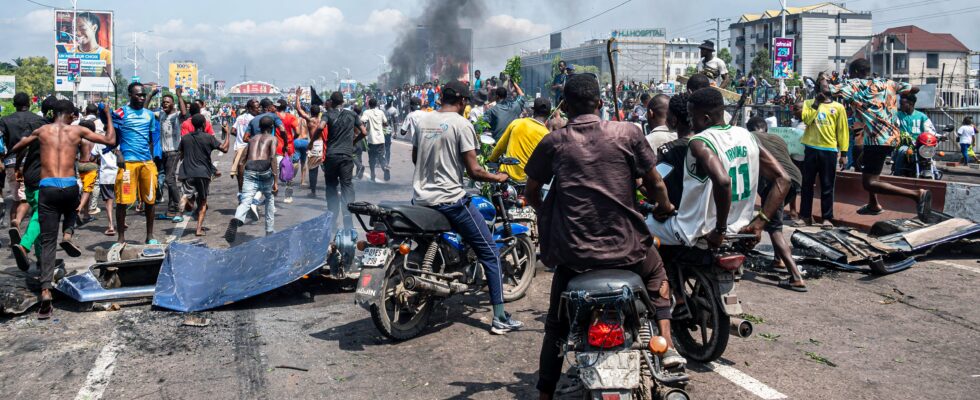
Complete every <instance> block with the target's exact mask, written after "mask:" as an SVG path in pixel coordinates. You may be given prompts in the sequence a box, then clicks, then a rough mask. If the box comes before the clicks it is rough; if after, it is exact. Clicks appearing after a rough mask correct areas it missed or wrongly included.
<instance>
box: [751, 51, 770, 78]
mask: <svg viewBox="0 0 980 400" xmlns="http://www.w3.org/2000/svg"><path fill="white" fill-rule="evenodd" d="M751 68H752V75H755V77H756V79H766V80H771V79H772V58H771V57H769V50H766V49H761V50H759V51H758V52H756V53H755V58H753V59H752V67H751Z"/></svg>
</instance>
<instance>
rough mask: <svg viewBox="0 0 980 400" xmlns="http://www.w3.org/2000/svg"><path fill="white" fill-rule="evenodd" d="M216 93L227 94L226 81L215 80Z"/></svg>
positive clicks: (219, 94)
mask: <svg viewBox="0 0 980 400" xmlns="http://www.w3.org/2000/svg"><path fill="white" fill-rule="evenodd" d="M214 93H215V94H217V95H218V96H224V95H225V81H214Z"/></svg>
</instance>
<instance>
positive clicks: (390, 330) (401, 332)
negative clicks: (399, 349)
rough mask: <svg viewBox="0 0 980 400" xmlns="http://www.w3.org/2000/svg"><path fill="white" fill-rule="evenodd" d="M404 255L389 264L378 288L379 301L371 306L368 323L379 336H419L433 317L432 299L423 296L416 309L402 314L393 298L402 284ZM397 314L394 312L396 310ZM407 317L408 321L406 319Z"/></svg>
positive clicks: (399, 306) (395, 338) (406, 338)
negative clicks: (372, 323) (369, 321)
mask: <svg viewBox="0 0 980 400" xmlns="http://www.w3.org/2000/svg"><path fill="white" fill-rule="evenodd" d="M403 257H404V256H401V255H399V256H396V257H395V258H393V259H392V260H391V261H390V262H389V264H388V272H387V273H386V274H385V280H384V283H382V285H381V293H382V295H381V298H380V300H379V303H378V304H374V305H372V306H371V321H372V322H374V326H375V327H376V328H378V331H380V332H381V334H383V335H385V336H387V337H388V338H391V339H394V340H408V339H411V338H414V337H416V336H418V335H419V334H421V333H422V332H423V331H424V330H425V329H426V328H427V327H428V325H429V318H430V317H431V316H432V310H433V302H434V301H435V299H434V298H433V297H432V296H423V297H421V298H419V299H418V301H415V302H414V303H415V306H416V307H414V308H415V310H414V312H412V311H411V310H406V311H408V312H409V313H410V314H408V315H401V314H402V311H401V310H402V309H403V307H404V306H402V305H399V304H398V302H397V300H396V299H395V292H396V290H397V288H398V286H399V285H400V284H401V281H402V274H401V271H402V269H401V264H402V260H403ZM396 310H397V311H398V312H397V313H396V312H395V311H396ZM406 316H410V318H407V319H406V318H405V317H406Z"/></svg>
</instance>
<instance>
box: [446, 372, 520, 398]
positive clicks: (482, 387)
mask: <svg viewBox="0 0 980 400" xmlns="http://www.w3.org/2000/svg"><path fill="white" fill-rule="evenodd" d="M514 376H515V377H516V378H517V382H491V383H484V382H451V383H450V384H449V386H457V387H461V388H463V392H462V393H459V394H457V395H455V396H452V397H449V399H451V400H463V399H471V398H473V397H474V396H475V395H477V394H479V393H483V392H495V391H497V390H498V389H502V388H503V389H507V391H508V392H510V393H511V394H512V395H513V398H515V399H530V398H533V397H537V396H538V391H537V389H535V388H534V383H535V382H537V375H536V374H526V373H522V372H515V373H514Z"/></svg>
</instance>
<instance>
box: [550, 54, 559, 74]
mask: <svg viewBox="0 0 980 400" xmlns="http://www.w3.org/2000/svg"><path fill="white" fill-rule="evenodd" d="M560 61H561V57H559V56H558V55H557V54H555V58H552V59H551V76H555V75H558V73H559V72H561V71H558V63H559V62H560Z"/></svg>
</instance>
